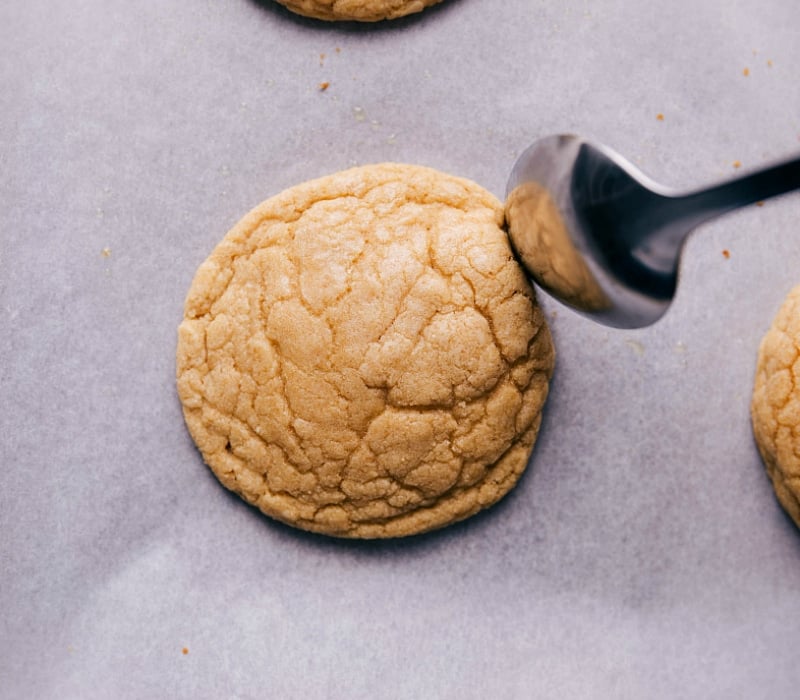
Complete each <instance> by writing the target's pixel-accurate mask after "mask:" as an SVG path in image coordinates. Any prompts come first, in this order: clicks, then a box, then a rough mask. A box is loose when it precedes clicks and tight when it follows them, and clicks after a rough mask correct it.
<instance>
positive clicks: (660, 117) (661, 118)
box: [656, 112, 664, 122]
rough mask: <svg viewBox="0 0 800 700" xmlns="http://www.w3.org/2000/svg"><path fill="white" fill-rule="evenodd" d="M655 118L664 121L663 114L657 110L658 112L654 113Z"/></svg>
mask: <svg viewBox="0 0 800 700" xmlns="http://www.w3.org/2000/svg"><path fill="white" fill-rule="evenodd" d="M656 119H658V121H660V122H663V121H664V115H663V114H662V113H661V112H659V113H658V114H656Z"/></svg>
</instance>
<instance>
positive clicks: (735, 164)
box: [731, 160, 742, 168]
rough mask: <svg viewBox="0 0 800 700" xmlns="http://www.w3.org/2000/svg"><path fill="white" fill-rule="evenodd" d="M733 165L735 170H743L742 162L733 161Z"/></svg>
mask: <svg viewBox="0 0 800 700" xmlns="http://www.w3.org/2000/svg"><path fill="white" fill-rule="evenodd" d="M731 165H733V167H734V168H741V167H742V161H740V160H735V161H733V163H731Z"/></svg>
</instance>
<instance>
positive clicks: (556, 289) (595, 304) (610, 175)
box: [506, 135, 800, 328]
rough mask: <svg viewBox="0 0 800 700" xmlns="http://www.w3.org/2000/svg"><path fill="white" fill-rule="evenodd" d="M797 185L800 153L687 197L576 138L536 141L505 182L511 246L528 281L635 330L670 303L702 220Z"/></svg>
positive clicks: (592, 314) (602, 319) (576, 306)
mask: <svg viewBox="0 0 800 700" xmlns="http://www.w3.org/2000/svg"><path fill="white" fill-rule="evenodd" d="M795 189H800V157H795V158H793V159H791V160H787V161H784V162H782V163H778V164H777V165H773V166H771V167H767V168H764V169H762V170H759V171H757V172H752V173H749V174H747V175H744V176H743V177H738V178H734V179H731V180H728V181H726V182H723V183H722V184H719V185H715V186H713V187H709V188H707V189H702V190H697V191H693V192H689V193H686V194H680V193H678V192H675V191H672V190H669V189H667V188H665V187H662V186H661V185H658V184H657V183H655V182H653V181H652V180H650V179H649V178H648V177H646V176H645V175H643V174H642V173H640V172H639V171H638V170H637V169H636V168H634V167H633V166H632V165H631V164H630V163H628V162H627V161H626V160H624V159H623V158H622V157H621V156H619V155H618V154H616V153H614V152H613V151H611V150H610V149H608V148H606V147H604V146H601V145H599V144H596V143H592V142H591V141H589V140H586V139H583V138H581V137H579V136H574V135H559V136H549V137H546V138H543V139H541V140H539V141H536V142H535V143H533V145H531V146H530V147H529V148H528V149H527V150H526V151H525V152H524V153H523V154H522V155H521V156H520V157H519V159H518V160H517V162H516V163H515V165H514V168H513V170H512V172H511V177H510V179H509V182H508V188H507V199H506V221H507V223H508V232H509V237H510V239H511V243H512V245H513V246H514V248H515V250H516V251H517V253H518V255H519V257H520V259H521V260H522V262H523V264H524V266H525V267H526V268H527V270H528V272H529V273H530V274H531V276H532V278H533V279H534V281H535V282H536V283H537V284H538V285H539V286H541V287H542V288H543V289H545V290H546V291H547V292H549V293H550V294H552V295H553V296H554V297H556V298H557V299H559V300H560V301H563V302H564V303H566V304H568V305H569V306H571V307H573V308H574V309H576V310H578V311H580V312H581V313H583V314H585V315H587V316H589V317H590V318H592V319H594V320H596V321H599V322H601V323H604V324H606V325H609V326H615V327H618V328H640V327H643V326H647V325H649V324H651V323H653V322H655V321H657V320H658V319H659V318H660V317H661V316H662V315H663V314H664V312H665V311H666V310H667V308H668V307H669V304H670V302H671V301H672V298H673V296H674V295H675V288H676V285H677V278H678V263H679V258H680V253H681V249H682V247H683V244H684V242H685V240H686V238H687V236H688V235H689V233H691V231H692V230H693V229H694V228H695V227H696V226H698V225H699V224H701V223H703V222H704V221H707V220H708V219H711V218H713V217H716V216H719V215H720V214H724V213H725V212H728V211H731V210H733V209H736V208H738V207H742V206H745V205H748V204H753V203H755V202H759V201H762V200H764V199H767V198H769V197H774V196H776V195H780V194H784V193H786V192H789V191H791V190H795Z"/></svg>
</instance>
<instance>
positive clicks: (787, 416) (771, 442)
mask: <svg viewBox="0 0 800 700" xmlns="http://www.w3.org/2000/svg"><path fill="white" fill-rule="evenodd" d="M799 383H800V286H797V287H795V288H794V289H793V290H792V291H791V292H789V295H788V296H787V297H786V299H785V301H784V302H783V305H782V306H781V308H780V310H779V311H778V314H777V315H776V317H775V319H774V321H773V322H772V326H771V327H770V329H769V330H768V331H767V334H766V335H765V336H764V339H763V340H762V341H761V346H760V348H759V351H758V361H757V365H756V377H755V385H754V388H753V399H752V402H751V407H750V410H751V416H752V420H753V433H754V435H755V439H756V444H757V445H758V449H759V452H760V453H761V457H762V458H763V460H764V464H765V466H766V468H767V474H768V475H769V478H770V479H771V480H772V485H773V487H774V489H775V494H776V495H777V497H778V500H779V501H780V503H781V505H782V506H783V508H784V509H785V510H786V512H787V513H788V514H789V515H790V516H791V518H792V520H794V522H795V523H796V524H797V525H798V527H800V386H799Z"/></svg>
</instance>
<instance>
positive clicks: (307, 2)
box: [278, 0, 442, 22]
mask: <svg viewBox="0 0 800 700" xmlns="http://www.w3.org/2000/svg"><path fill="white" fill-rule="evenodd" d="M441 1H442V0H278V2H279V3H280V4H281V5H284V6H285V7H286V8H288V9H289V10H291V11H292V12H295V13H297V14H298V15H303V16H305V17H313V18H314V19H323V20H327V21H335V20H352V21H356V22H378V21H380V20H383V19H396V18H398V17H403V16H405V15H410V14H413V13H415V12H421V11H422V10H424V9H425V8H426V7H429V6H430V5H435V4H437V3H439V2H441Z"/></svg>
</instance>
